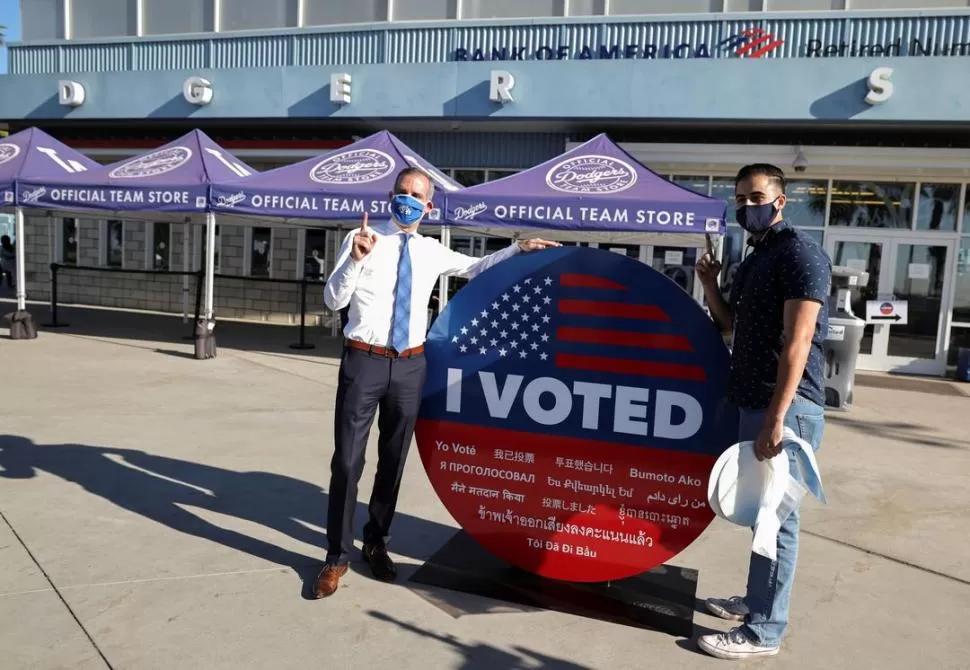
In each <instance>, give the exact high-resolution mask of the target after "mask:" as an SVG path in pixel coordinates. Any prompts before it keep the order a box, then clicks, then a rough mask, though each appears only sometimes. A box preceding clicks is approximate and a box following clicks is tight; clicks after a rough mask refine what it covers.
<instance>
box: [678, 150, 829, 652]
mask: <svg viewBox="0 0 970 670" xmlns="http://www.w3.org/2000/svg"><path fill="white" fill-rule="evenodd" d="M734 193H735V202H736V207H737V217H738V223H739V224H740V225H741V227H742V228H744V229H745V230H746V231H747V232H748V234H749V241H748V244H749V245H750V246H751V247H752V253H751V254H750V255H749V256H748V257H747V258H745V260H744V262H742V263H741V265H740V267H739V268H738V272H737V275H736V276H735V279H734V283H733V286H732V287H731V296H730V301H726V300H725V299H724V298H723V297H722V295H721V291H720V289H719V288H718V285H717V276H718V274H719V273H720V271H721V265H720V263H718V262H717V261H716V260H715V259H714V258H713V257H712V256H711V254H709V253H708V254H705V255H704V257H703V258H702V259H701V260H700V262H698V264H697V274H698V276H699V277H700V280H701V283H702V284H703V286H704V295H705V296H706V297H707V303H708V305H709V306H710V308H711V316H712V317H713V318H714V321H715V322H716V323H717V325H718V326H719V327H720V328H721V330H722V331H724V332H725V333H733V335H734V340H733V343H732V351H731V371H730V375H729V377H728V390H727V391H728V399H729V400H731V402H733V403H734V404H735V405H737V406H738V407H739V408H740V410H741V417H740V418H741V427H740V435H739V440H740V441H744V442H746V441H752V442H754V451H755V455H756V456H757V458H758V460H764V459H766V458H773V457H774V456H776V455H778V454H779V453H781V450H782V443H783V436H784V431H785V429H786V428H789V429H791V430H792V431H794V433H795V434H796V435H798V436H799V437H801V438H802V439H803V440H805V441H806V442H808V443H809V444H810V445H811V446H812V448H813V449H814V450H818V448H819V446H820V445H821V440H822V432H823V429H824V427H825V388H824V386H825V385H824V369H823V365H824V354H823V350H822V343H823V342H824V340H825V336H826V333H827V331H828V306H827V305H828V297H829V292H830V288H831V282H832V263H831V261H830V260H829V257H828V255H827V254H826V253H825V251H824V250H823V249H822V248H821V247H820V246H819V245H818V243H817V242H816V241H815V240H814V239H812V238H811V237H809V236H808V235H806V234H805V233H803V232H801V231H799V230H796V229H795V228H794V227H793V226H792V225H791V223H789V222H788V221H786V220H785V218H784V209H785V202H786V197H785V174H784V173H783V172H782V171H781V170H780V169H779V168H777V167H775V166H774V165H767V164H754V165H747V166H745V167H743V168H741V170H740V171H739V172H738V174H737V177H736V178H735V187H734ZM788 461H789V465H790V467H791V468H793V471H794V469H795V468H797V465H796V463H795V456H794V452H792V451H791V450H789V453H788ZM798 516H799V515H798V509H797V508H796V509H795V510H794V511H793V512H792V513H791V515H790V516H789V517H788V518H787V519H786V520H785V521H784V523H782V524H781V529H780V530H779V532H778V545H777V551H778V555H777V560H776V561H771V560H769V559H767V558H765V557H764V556H760V555H758V554H755V553H752V554H751V559H750V564H749V567H748V587H747V594H746V595H745V596H744V597H741V596H734V597H731V598H724V599H722V598H710V599H708V600H707V602H706V605H707V609H708V610H710V611H711V612H712V613H713V614H715V615H717V616H719V617H721V618H723V619H729V620H733V621H741V622H743V623H742V624H741V625H740V626H738V627H737V628H734V629H733V630H731V631H729V632H727V633H716V634H711V635H704V636H702V637H700V638H699V639H698V641H697V644H698V646H699V647H700V648H701V649H702V650H703V651H705V652H707V653H708V654H710V655H712V656H715V657H717V658H723V659H729V660H735V659H742V658H753V657H756V656H772V655H774V654H777V653H778V649H779V647H780V645H781V639H782V636H783V635H784V634H785V630H786V629H787V627H788V603H789V598H790V596H791V589H792V584H793V583H794V581H795V563H796V558H797V556H798V528H799V525H798Z"/></svg>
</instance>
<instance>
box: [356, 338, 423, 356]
mask: <svg viewBox="0 0 970 670" xmlns="http://www.w3.org/2000/svg"><path fill="white" fill-rule="evenodd" d="M344 342H345V343H346V345H347V346H348V347H350V348H352V349H359V350H360V351H365V352H367V353H368V354H374V355H375V356H384V357H385V358H412V357H413V356H418V355H419V354H423V353H424V345H423V344H419V345H418V346H416V347H411V348H410V349H405V350H404V351H402V352H401V353H398V352H396V351H394V350H393V349H391V348H390V347H378V346H376V345H373V344H367V343H366V342H361V341H359V340H344Z"/></svg>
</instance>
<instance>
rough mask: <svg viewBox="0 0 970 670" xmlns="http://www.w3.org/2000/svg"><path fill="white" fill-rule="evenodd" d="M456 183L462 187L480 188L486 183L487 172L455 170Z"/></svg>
mask: <svg viewBox="0 0 970 670" xmlns="http://www.w3.org/2000/svg"><path fill="white" fill-rule="evenodd" d="M454 179H455V181H456V182H458V183H459V184H461V185H462V186H465V187H468V186H478V185H479V184H484V183H485V170H455V177H454Z"/></svg>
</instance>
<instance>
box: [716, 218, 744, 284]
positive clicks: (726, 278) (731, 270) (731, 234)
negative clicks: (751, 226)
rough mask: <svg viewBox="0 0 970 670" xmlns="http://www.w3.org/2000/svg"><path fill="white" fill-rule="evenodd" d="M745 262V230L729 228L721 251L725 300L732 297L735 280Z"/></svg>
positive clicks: (721, 279)
mask: <svg viewBox="0 0 970 670" xmlns="http://www.w3.org/2000/svg"><path fill="white" fill-rule="evenodd" d="M742 260H744V230H742V229H741V228H740V227H739V226H736V225H733V226H728V227H727V229H726V232H725V234H724V246H723V248H722V250H721V277H720V281H721V293H722V294H723V295H724V297H725V298H728V297H729V296H730V295H731V287H732V286H734V278H735V277H736V276H737V274H738V268H739V267H740V266H741V261H742Z"/></svg>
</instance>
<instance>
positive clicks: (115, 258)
mask: <svg viewBox="0 0 970 670" xmlns="http://www.w3.org/2000/svg"><path fill="white" fill-rule="evenodd" d="M104 231H105V235H104V264H105V265H106V266H107V267H109V268H120V267H122V266H123V265H124V263H125V260H124V259H125V222H124V221H120V220H119V219H108V221H107V222H106V223H105V227H104Z"/></svg>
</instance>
